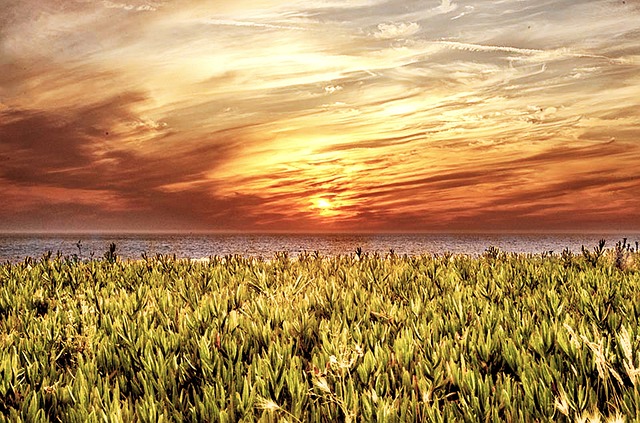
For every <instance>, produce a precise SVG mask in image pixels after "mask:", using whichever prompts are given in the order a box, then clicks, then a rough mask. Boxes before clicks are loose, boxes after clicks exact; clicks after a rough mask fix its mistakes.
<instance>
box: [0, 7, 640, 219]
mask: <svg viewBox="0 0 640 423" xmlns="http://www.w3.org/2000/svg"><path fill="white" fill-rule="evenodd" d="M0 8H1V9H2V13H0V198H1V199H2V200H1V201H0V231H5V232H6V231H111V230H126V231H138V230H140V231H154V230H185V231H202V230H204V231H300V232H315V231H339V232H342V231H347V232H369V231H373V232H427V231H441V232H449V231H573V230H616V231H627V230H636V231H637V230H640V1H638V0H626V1H623V0H615V1H613V0H585V1H581V0H494V1H488V0H469V1H463V0H459V1H457V0H420V1H418V0H384V1H382V0H354V1H338V0H311V1H302V0H297V1H286V2H285V1H273V0H252V1H246V0H234V1H228V0H225V1H219V0H209V1H204V0H202V1H201V0H180V1H177V0H176V1H171V0H164V1H161V0H158V1H150V0H135V1H134V0H131V1H126V0H122V2H121V0H115V1H108V0H104V1H99V0H65V1H58V0H47V1H42V0H0Z"/></svg>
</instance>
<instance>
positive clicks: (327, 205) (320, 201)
mask: <svg viewBox="0 0 640 423" xmlns="http://www.w3.org/2000/svg"><path fill="white" fill-rule="evenodd" d="M312 204H313V206H312V209H313V211H314V212H315V213H316V214H319V215H320V216H322V217H331V216H336V215H338V214H339V211H338V210H336V206H335V204H333V203H332V202H331V201H330V200H328V199H326V198H322V197H320V198H315V199H313V200H312Z"/></svg>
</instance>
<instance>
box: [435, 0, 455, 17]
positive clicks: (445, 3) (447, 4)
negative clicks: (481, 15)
mask: <svg viewBox="0 0 640 423" xmlns="http://www.w3.org/2000/svg"><path fill="white" fill-rule="evenodd" d="M457 9H458V5H457V4H456V3H453V2H452V1H451V0H441V2H440V6H438V7H437V8H436V10H437V11H438V12H439V13H443V14H444V13H451V12H453V11H455V10H457Z"/></svg>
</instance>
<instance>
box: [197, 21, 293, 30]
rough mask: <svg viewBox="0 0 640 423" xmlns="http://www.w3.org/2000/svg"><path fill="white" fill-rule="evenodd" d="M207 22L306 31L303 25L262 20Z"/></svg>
mask: <svg viewBox="0 0 640 423" xmlns="http://www.w3.org/2000/svg"><path fill="white" fill-rule="evenodd" d="M205 23H207V24H210V25H221V26H238V27H249V28H267V29H294V30H298V31H304V30H305V28H303V27H301V26H293V25H274V24H269V23H261V22H251V21H236V20H228V19H209V20H207V21H205Z"/></svg>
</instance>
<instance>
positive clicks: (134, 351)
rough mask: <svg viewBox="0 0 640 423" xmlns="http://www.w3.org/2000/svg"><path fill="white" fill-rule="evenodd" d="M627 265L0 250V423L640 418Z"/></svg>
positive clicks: (562, 259)
mask: <svg viewBox="0 0 640 423" xmlns="http://www.w3.org/2000/svg"><path fill="white" fill-rule="evenodd" d="M114 250H115V249H114ZM620 254H623V255H624V260H622V259H620V257H619V256H620ZM621 263H623V264H624V265H621ZM637 263H638V253H637V252H634V251H633V250H629V249H627V251H613V250H611V251H609V250H607V251H604V252H603V253H602V254H598V259H593V256H592V255H589V254H587V253H584V254H583V255H574V254H572V253H571V252H569V251H564V252H563V253H562V255H557V254H545V255H544V256H542V255H536V256H532V255H529V256H525V255H515V254H506V253H504V252H501V251H500V250H498V249H495V248H493V249H488V250H487V253H486V254H485V255H483V256H481V257H469V256H463V255H460V256H458V255H451V254H445V255H441V256H431V255H424V256H418V257H407V256H403V257H400V256H397V255H395V254H393V253H390V254H387V255H386V256H384V257H383V256H380V255H376V254H367V253H366V252H363V251H362V250H359V251H358V252H357V253H356V254H351V255H347V256H338V257H322V256H320V255H318V254H302V255H301V256H300V257H297V258H290V257H289V256H287V255H286V254H284V253H281V254H278V255H276V257H274V258H273V259H272V260H261V259H249V258H243V257H240V256H228V257H212V258H210V260H208V261H198V262H193V261H188V260H177V259H175V258H170V257H166V256H158V257H155V258H144V259H143V260H139V261H122V260H120V259H119V258H118V257H117V256H116V255H115V254H114V251H112V254H108V255H105V258H104V259H103V260H91V261H81V260H78V259H77V258H73V257H72V258H65V257H60V256H58V257H50V256H47V257H44V258H42V259H40V260H32V259H26V260H25V261H24V262H23V263H20V264H8V263H7V264H4V265H2V266H1V267H0V419H5V420H11V421H20V420H22V421H66V422H74V421H77V422H85V421H145V422H157V421H199V422H200V421H210V422H214V421H222V422H224V421H241V420H242V421H305V422H306V421H312V422H321V421H327V422H329V421H435V422H445V421H474V422H475V421H551V420H553V421H575V420H580V419H583V420H584V419H588V418H593V419H595V418H601V419H604V420H606V419H615V418H618V419H621V418H625V419H627V420H628V421H632V420H636V419H638V418H640V390H639V389H640V369H639V367H640V329H639V328H638V321H639V318H640V272H639V271H638V265H637Z"/></svg>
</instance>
